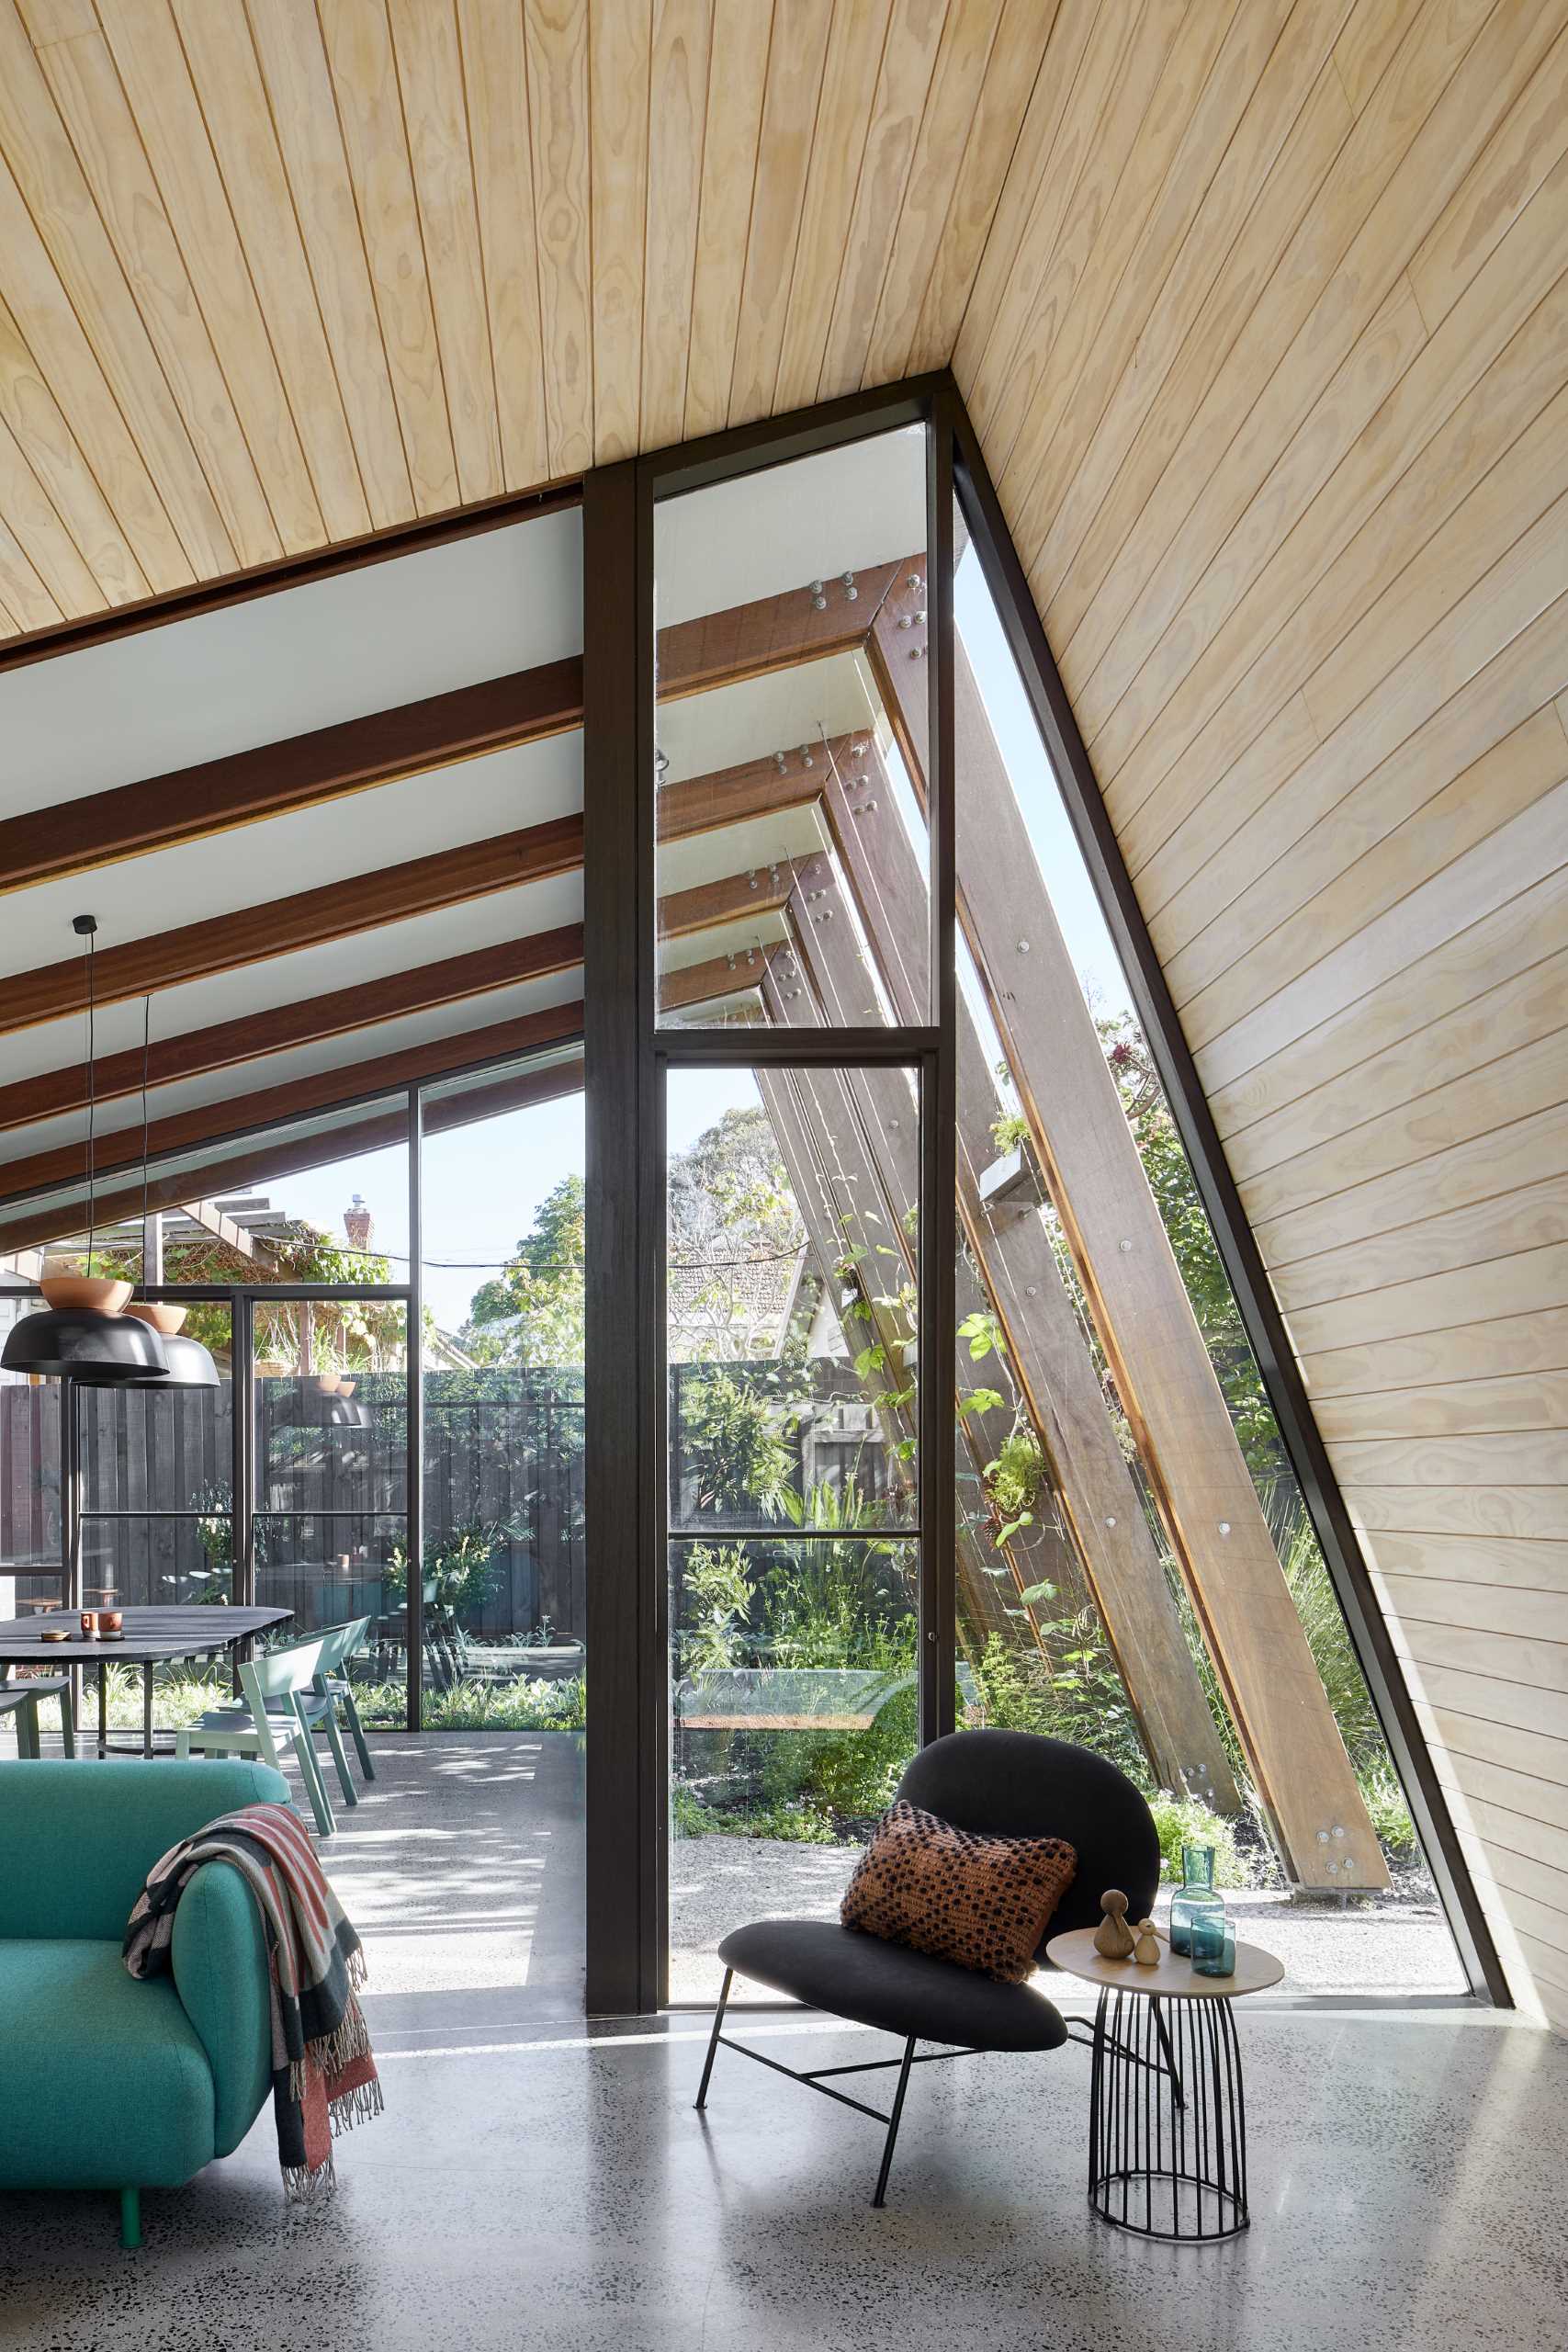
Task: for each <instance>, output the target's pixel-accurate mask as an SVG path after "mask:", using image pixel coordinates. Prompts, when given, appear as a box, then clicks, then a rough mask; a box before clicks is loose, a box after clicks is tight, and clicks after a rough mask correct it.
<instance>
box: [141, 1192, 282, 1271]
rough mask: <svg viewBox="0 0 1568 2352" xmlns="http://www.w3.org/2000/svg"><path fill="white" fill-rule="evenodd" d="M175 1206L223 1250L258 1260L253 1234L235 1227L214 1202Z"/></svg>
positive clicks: (186, 1202)
mask: <svg viewBox="0 0 1568 2352" xmlns="http://www.w3.org/2000/svg"><path fill="white" fill-rule="evenodd" d="M176 1206H177V1207H178V1209H179V1212H180V1215H181V1216H187V1217H189V1219H190V1221H191V1223H192V1225H199V1226H200V1227H201V1229H202V1231H203V1232H204V1233H210V1234H211V1236H212V1238H213V1239H214V1241H221V1243H222V1244H223V1247H224V1248H225V1250H232V1251H233V1252H234V1255H235V1256H236V1257H237V1258H250V1259H253V1260H254V1259H258V1258H260V1256H261V1254H262V1253H261V1251H260V1250H258V1249H257V1247H256V1241H255V1236H254V1234H252V1233H247V1232H246V1231H245V1228H244V1227H243V1225H236V1224H235V1222H234V1220H233V1218H232V1217H231V1216H224V1214H223V1212H222V1210H221V1209H220V1207H219V1205H218V1204H217V1202H216V1201H200V1200H189V1201H180V1202H178V1203H176ZM144 1279H149V1278H145V1277H144Z"/></svg>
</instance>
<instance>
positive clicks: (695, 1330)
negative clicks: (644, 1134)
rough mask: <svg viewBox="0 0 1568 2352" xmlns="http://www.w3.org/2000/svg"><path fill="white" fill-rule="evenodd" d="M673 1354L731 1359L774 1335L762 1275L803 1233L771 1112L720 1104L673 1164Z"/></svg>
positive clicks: (762, 1349) (798, 1245)
mask: <svg viewBox="0 0 1568 2352" xmlns="http://www.w3.org/2000/svg"><path fill="white" fill-rule="evenodd" d="M668 1198H669V1216H670V1270H671V1284H670V1314H671V1359H672V1360H673V1361H676V1362H687V1363H691V1362H703V1363H714V1362H724V1361H728V1362H735V1363H743V1362H745V1361H746V1359H747V1358H749V1357H753V1356H757V1355H760V1354H764V1353H766V1352H768V1351H770V1350H771V1349H773V1348H774V1347H776V1346H777V1344H778V1340H779V1334H778V1332H777V1331H776V1329H774V1326H773V1309H772V1307H771V1306H769V1307H767V1308H765V1309H764V1308H763V1307H762V1306H758V1305H757V1304H756V1302H757V1300H758V1298H759V1295H761V1298H762V1299H764V1300H766V1299H770V1298H772V1297H773V1296H774V1295H775V1294H774V1292H773V1286H772V1285H771V1284H769V1283H767V1282H766V1281H765V1280H763V1281H761V1283H759V1280H758V1275H759V1274H761V1275H765V1274H766V1272H768V1271H769V1270H771V1269H776V1268H778V1267H780V1266H782V1265H784V1264H787V1262H788V1261H790V1260H791V1259H793V1258H795V1257H796V1256H797V1255H798V1253H799V1251H800V1250H801V1249H802V1247H803V1246H804V1243H805V1239H806V1232H805V1227H803V1226H802V1224H801V1222H800V1219H799V1217H798V1216H797V1215H796V1213H795V1195H794V1194H793V1193H792V1192H791V1191H790V1188H789V1181H788V1178H787V1177H786V1176H785V1174H784V1163H783V1161H782V1160H781V1159H780V1158H779V1151H778V1146H777V1144H776V1143H775V1141H774V1140H773V1128H772V1126H771V1125H770V1124H769V1121H768V1117H767V1114H766V1113H765V1112H764V1111H763V1109H762V1107H761V1104H760V1103H758V1104H754V1105H753V1106H752V1107H751V1108H750V1109H749V1110H745V1111H733V1110H732V1111H726V1112H725V1114H724V1115H723V1117H722V1118H720V1119H718V1120H716V1122H715V1124H714V1125H712V1126H711V1127H707V1128H705V1129H704V1131H703V1133H702V1134H701V1135H700V1136H698V1137H697V1139H696V1141H695V1142H694V1144H693V1145H692V1146H691V1147H690V1148H689V1149H688V1150H686V1151H678V1152H672V1153H671V1158H670V1172H669V1192H668Z"/></svg>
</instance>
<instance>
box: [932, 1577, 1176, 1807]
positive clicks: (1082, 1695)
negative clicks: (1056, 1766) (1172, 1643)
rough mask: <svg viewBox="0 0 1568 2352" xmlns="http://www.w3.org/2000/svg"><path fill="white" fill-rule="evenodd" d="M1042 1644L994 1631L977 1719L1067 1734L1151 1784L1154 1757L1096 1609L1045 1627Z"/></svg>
mask: <svg viewBox="0 0 1568 2352" xmlns="http://www.w3.org/2000/svg"><path fill="white" fill-rule="evenodd" d="M1039 1632H1040V1643H1041V1646H1039V1647H1035V1646H1033V1645H1029V1646H1027V1647H1026V1646H1025V1644H1024V1639H1023V1637H1022V1635H1020V1637H1019V1638H1018V1639H1016V1640H1013V1641H1009V1640H1008V1639H1007V1638H1006V1636H1005V1635H1003V1634H991V1635H990V1636H989V1638H988V1639H987V1643H986V1646H985V1648H984V1649H983V1650H982V1651H981V1653H980V1655H979V1657H976V1659H975V1660H974V1662H973V1670H974V1676H975V1681H976V1686H977V1689H978V1693H979V1696H978V1699H977V1701H976V1702H975V1703H974V1704H972V1705H971V1706H970V1707H969V1708H968V1710H967V1713H968V1718H969V1720H970V1722H971V1723H973V1724H989V1725H990V1726H991V1727H992V1728H993V1729H996V1730H1000V1731H1032V1732H1038V1733H1040V1734H1041V1735H1042V1736H1043V1737H1044V1738H1046V1739H1068V1740H1073V1741H1076V1743H1077V1745H1078V1746H1079V1747H1091V1748H1093V1749H1094V1750H1095V1752H1096V1754H1097V1755H1100V1756H1106V1757H1109V1758H1110V1759H1111V1762H1112V1763H1113V1764H1119V1765H1120V1766H1121V1768H1122V1771H1123V1772H1125V1773H1126V1775H1127V1777H1128V1779H1129V1780H1131V1781H1135V1782H1136V1783H1137V1785H1138V1786H1139V1787H1140V1788H1145V1789H1146V1788H1147V1786H1148V1784H1149V1768H1148V1760H1147V1758H1145V1754H1144V1745H1143V1740H1142V1738H1141V1737H1140V1736H1139V1732H1138V1725H1137V1720H1136V1718H1135V1717H1134V1713H1133V1710H1132V1708H1131V1706H1130V1705H1129V1704H1128V1701H1127V1693H1126V1691H1125V1689H1124V1688H1123V1686H1122V1677H1121V1675H1120V1674H1119V1673H1118V1672H1117V1669H1116V1661H1115V1659H1114V1658H1113V1657H1112V1656H1111V1647H1110V1645H1109V1644H1108V1643H1107V1641H1106V1640H1105V1637H1104V1635H1103V1634H1102V1633H1101V1632H1100V1626H1099V1623H1098V1621H1097V1620H1096V1619H1095V1617H1094V1614H1093V1612H1092V1611H1090V1610H1087V1609H1086V1610H1083V1611H1080V1612H1079V1613H1078V1614H1077V1615H1076V1616H1072V1617H1062V1618H1057V1619H1055V1620H1054V1621H1053V1622H1051V1623H1046V1624H1043V1625H1041V1626H1040V1628H1039Z"/></svg>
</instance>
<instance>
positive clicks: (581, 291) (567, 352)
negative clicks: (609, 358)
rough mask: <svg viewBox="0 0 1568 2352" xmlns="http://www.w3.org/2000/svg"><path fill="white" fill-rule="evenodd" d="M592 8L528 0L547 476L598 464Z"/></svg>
mask: <svg viewBox="0 0 1568 2352" xmlns="http://www.w3.org/2000/svg"><path fill="white" fill-rule="evenodd" d="M588 14H589V12H588V10H587V9H586V8H584V7H583V6H581V0H524V28H525V49H526V54H527V62H528V119H529V125H530V133H531V149H532V154H533V164H534V220H535V228H536V237H537V243H538V265H539V315H540V319H541V322H542V323H543V329H544V356H545V418H546V424H547V432H548V435H549V451H550V472H551V473H552V474H553V475H554V476H556V477H557V478H558V479H559V478H560V477H562V476H565V475H569V474H579V473H583V472H586V470H587V469H588V468H589V467H590V466H592V463H593V318H592V303H591V277H592V268H591V256H592V227H591V212H590V193H589V158H588Z"/></svg>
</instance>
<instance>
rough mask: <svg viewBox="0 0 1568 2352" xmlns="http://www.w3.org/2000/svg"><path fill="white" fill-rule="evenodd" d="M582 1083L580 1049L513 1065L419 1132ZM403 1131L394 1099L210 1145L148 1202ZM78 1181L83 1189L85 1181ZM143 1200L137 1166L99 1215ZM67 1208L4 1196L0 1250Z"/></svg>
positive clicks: (549, 1097)
mask: <svg viewBox="0 0 1568 2352" xmlns="http://www.w3.org/2000/svg"><path fill="white" fill-rule="evenodd" d="M581 1091H582V1062H581V1057H574V1058H573V1059H571V1060H570V1061H561V1062H551V1063H549V1064H547V1066H546V1067H545V1068H544V1069H531V1070H515V1071H512V1072H510V1073H508V1074H507V1075H506V1076H505V1077H502V1078H499V1079H496V1080H492V1081H491V1083H490V1084H488V1085H484V1086H474V1087H468V1088H465V1089H464V1090H463V1091H462V1092H460V1093H457V1094H450V1095H446V1096H444V1097H443V1098H442V1099H441V1100H440V1101H438V1102H434V1103H429V1104H428V1105H427V1106H426V1109H425V1114H424V1132H425V1133H426V1134H427V1135H439V1134H442V1133H445V1132H446V1130H447V1129H448V1128H452V1127H465V1126H472V1125H476V1124H477V1123H478V1122H479V1120H481V1119H491V1118H495V1117H498V1116H499V1115H500V1114H502V1112H504V1111H515V1110H521V1109H523V1108H525V1107H526V1106H527V1105H528V1104H530V1103H553V1102H558V1101H559V1100H560V1099H561V1098H562V1097H563V1096H565V1095H568V1094H580V1093H581ZM408 1132H409V1129H408V1117H407V1114H406V1111H405V1110H404V1109H403V1108H402V1107H401V1106H399V1107H398V1108H396V1109H393V1110H389V1111H378V1112H372V1113H369V1114H367V1115H366V1116H365V1117H364V1118H355V1119H350V1120H347V1121H345V1122H344V1125H342V1126H333V1127H328V1128H324V1129H322V1130H321V1132H320V1133H319V1134H316V1135H310V1136H288V1137H285V1138H283V1139H282V1140H278V1139H276V1138H273V1139H270V1140H269V1138H268V1137H267V1136H265V1135H258V1136H252V1137H251V1138H250V1139H249V1141H244V1140H243V1139H242V1140H240V1141H236V1142H235V1143H233V1144H231V1145H230V1146H228V1147H227V1148H222V1149H219V1150H215V1151H214V1154H213V1157H212V1158H211V1159H206V1160H203V1161H202V1162H201V1163H200V1165H199V1166H197V1167H194V1168H182V1169H179V1170H176V1171H175V1173H174V1174H172V1175H160V1174H158V1173H157V1172H156V1171H154V1172H153V1174H152V1176H150V1178H149V1179H148V1184H147V1205H148V1207H149V1208H153V1209H158V1208H177V1207H179V1206H181V1205H182V1204H184V1203H185V1202H186V1201H187V1200H189V1199H190V1198H191V1197H192V1195H193V1194H199V1195H200V1196H201V1197H202V1198H204V1199H208V1198H210V1197H211V1196H212V1195H214V1194H215V1193H226V1192H231V1191H232V1190H233V1189H234V1187H235V1186H236V1185H237V1184H243V1183H248V1182H252V1181H253V1180H254V1179H256V1178H257V1177H258V1176H260V1177H264V1178H265V1179H266V1181H268V1182H276V1180H277V1179H278V1178H279V1177H283V1176H294V1175H299V1173H301V1172H302V1171H303V1170H307V1169H310V1168H330V1167H331V1166H332V1165H333V1162H334V1161H336V1160H339V1159H345V1158H349V1157H352V1156H354V1155H355V1154H357V1153H360V1152H367V1151H385V1150H387V1149H389V1148H395V1147H396V1146H397V1145H399V1144H401V1143H405V1142H406V1141H407V1140H408ZM82 1189H83V1194H84V1197H85V1186H84V1187H83V1188H82ZM141 1203H142V1190H141V1176H140V1174H139V1175H138V1176H137V1179H136V1182H134V1183H133V1184H130V1185H126V1186H124V1187H122V1188H121V1189H120V1190H119V1191H118V1192H110V1193H99V1195H98V1197H97V1212H98V1216H99V1217H100V1218H101V1219H102V1220H103V1221H104V1222H106V1223H109V1224H112V1223H114V1222H116V1221H117V1220H118V1219H119V1218H121V1217H127V1216H140V1215H141ZM70 1213H71V1212H70V1210H69V1208H68V1207H66V1206H62V1204H61V1203H59V1202H58V1201H57V1202H55V1203H54V1204H53V1205H52V1206H51V1207H45V1208H42V1209H28V1208H27V1207H26V1206H25V1205H24V1206H22V1207H20V1208H18V1209H17V1211H16V1213H15V1214H14V1215H12V1216H8V1217H6V1216H4V1204H0V1217H3V1220H4V1221H0V1258H4V1257H6V1256H9V1255H11V1254H12V1253H14V1252H16V1251H17V1250H36V1249H38V1248H39V1245H40V1244H42V1243H45V1242H49V1241H52V1240H55V1239H57V1238H58V1237H59V1234H60V1229H61V1222H62V1218H63V1217H65V1216H69V1215H70Z"/></svg>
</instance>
